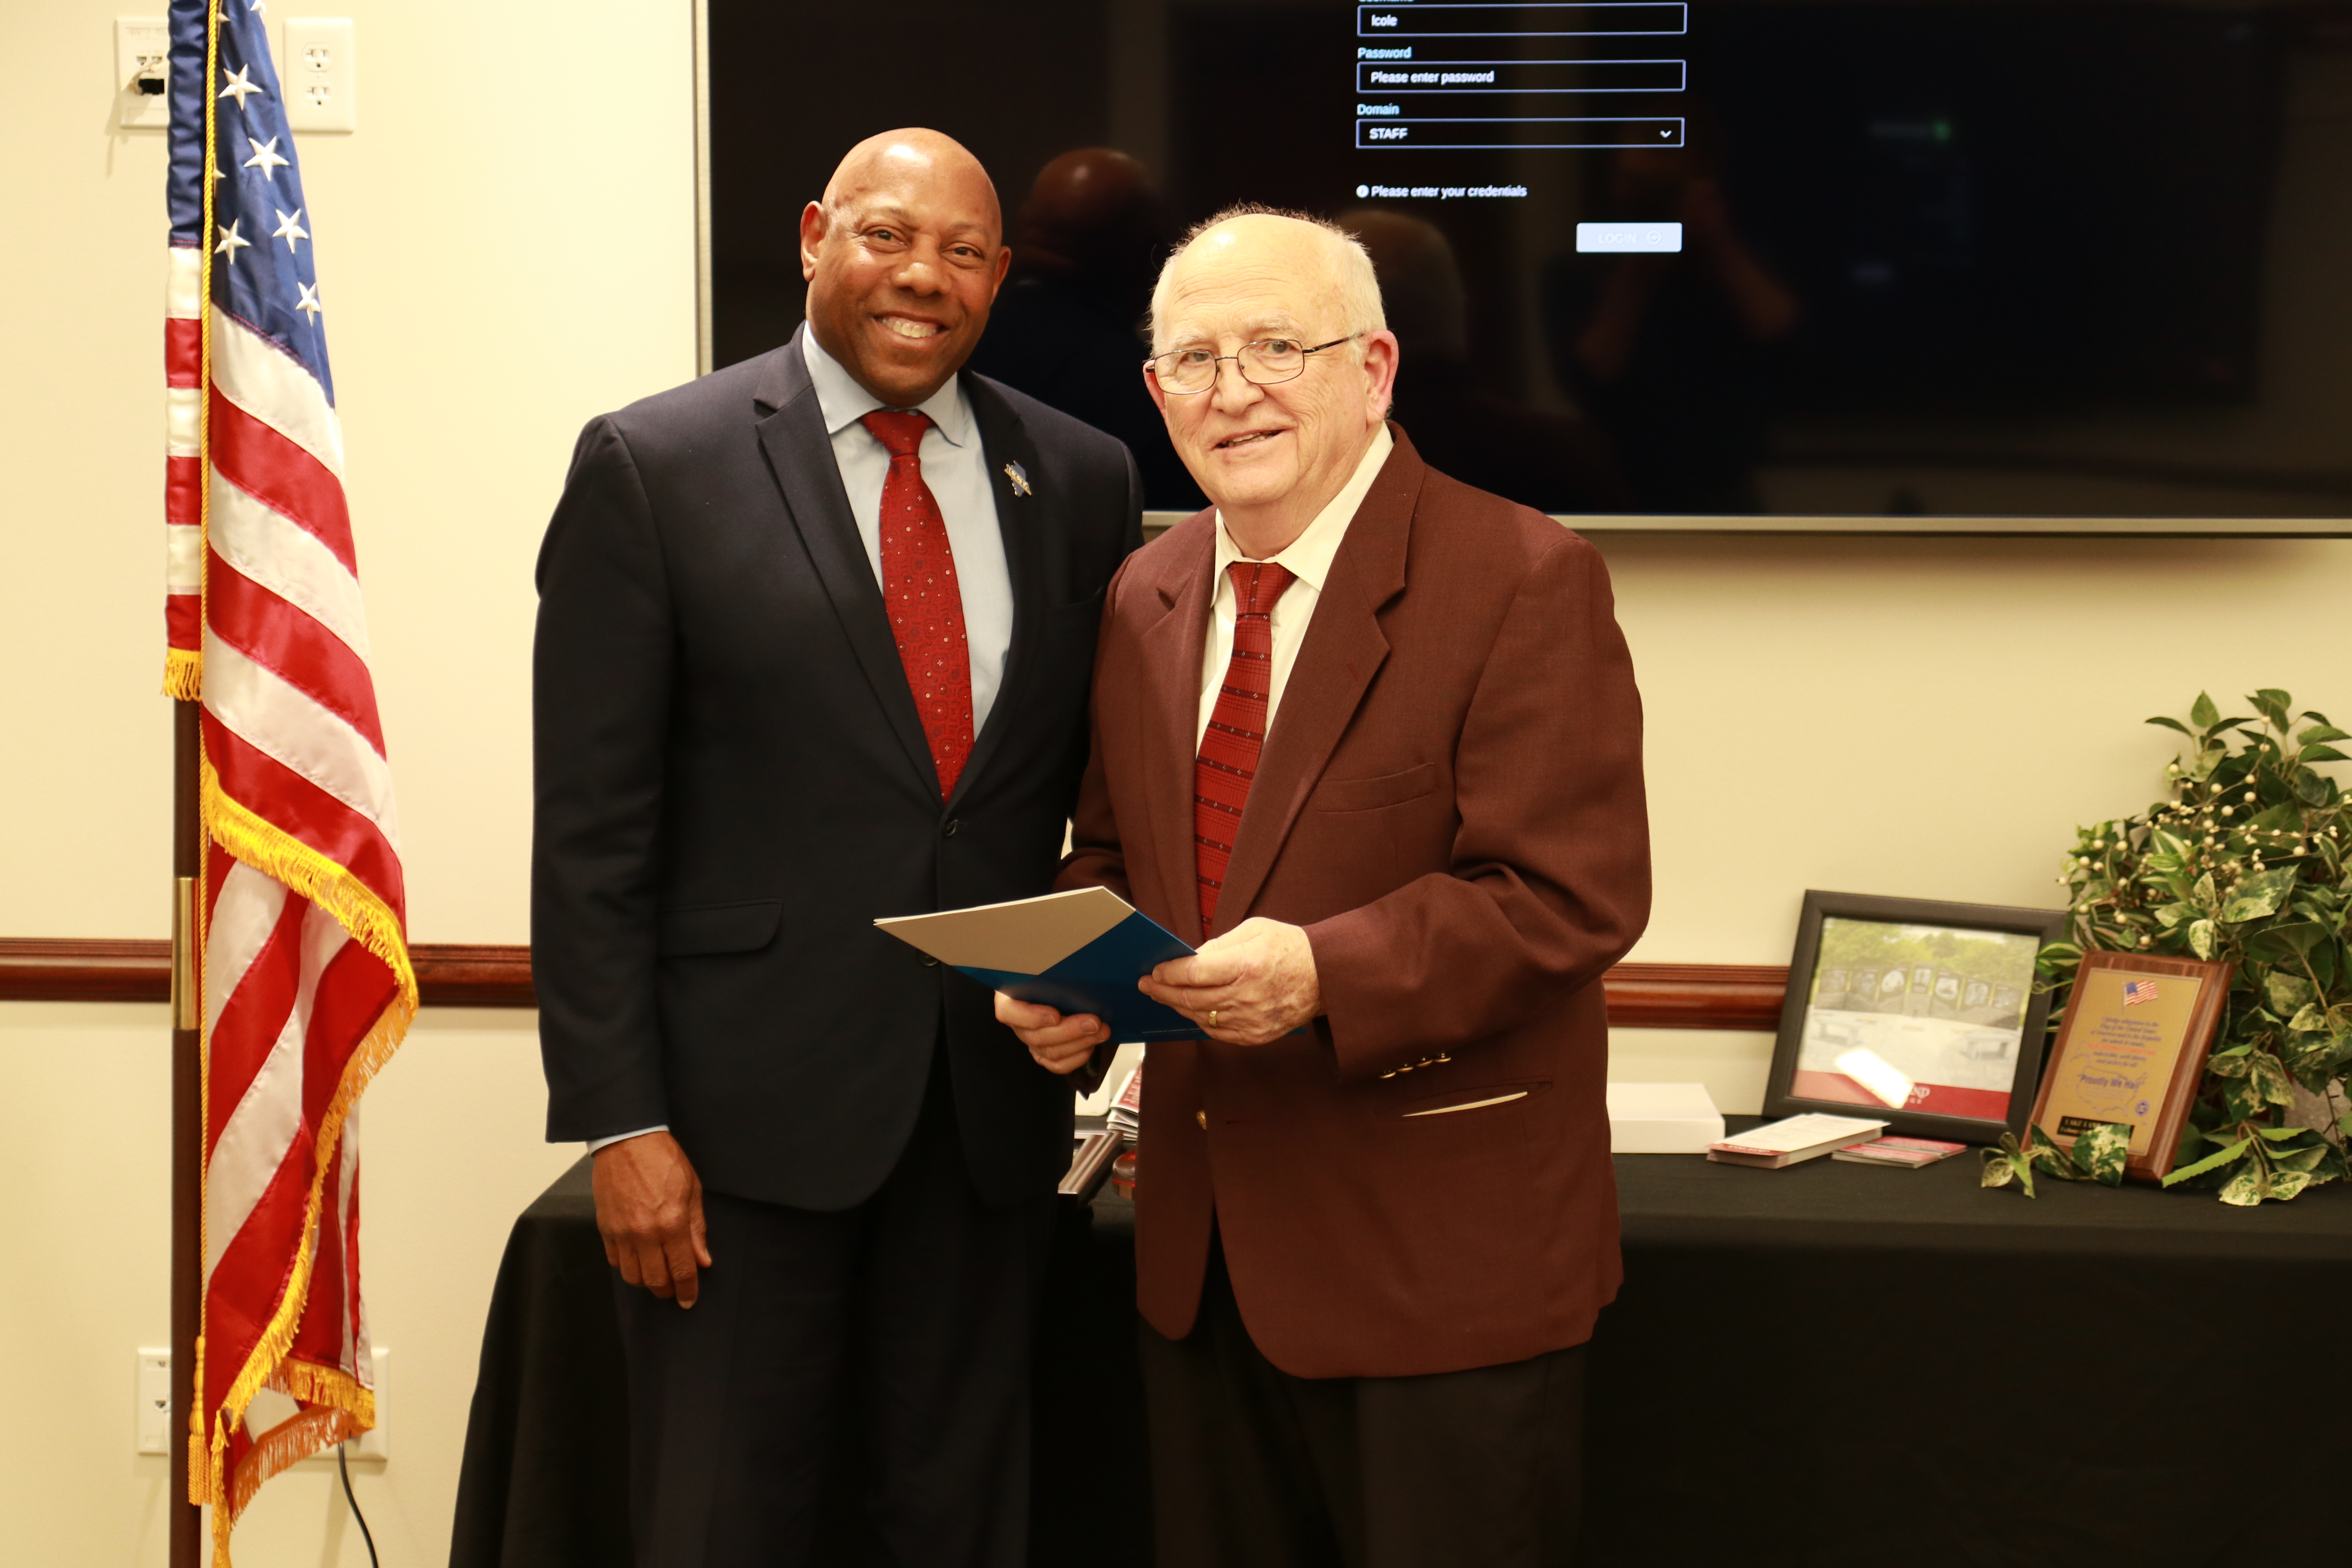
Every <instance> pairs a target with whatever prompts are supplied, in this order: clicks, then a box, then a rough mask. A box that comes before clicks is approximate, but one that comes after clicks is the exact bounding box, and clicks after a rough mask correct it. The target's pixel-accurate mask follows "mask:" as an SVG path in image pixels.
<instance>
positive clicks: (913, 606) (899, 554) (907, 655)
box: [858, 408, 971, 800]
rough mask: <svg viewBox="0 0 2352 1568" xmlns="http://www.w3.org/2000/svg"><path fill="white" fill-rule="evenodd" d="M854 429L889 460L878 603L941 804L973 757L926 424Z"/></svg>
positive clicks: (952, 585) (912, 420) (901, 419)
mask: <svg viewBox="0 0 2352 1568" xmlns="http://www.w3.org/2000/svg"><path fill="white" fill-rule="evenodd" d="M858 423H859V424H861V425H863V426H866V429H868V430H870V431H872V432H873V433H874V438H875V439H876V440H877V441H879V442H881V443H882V445H883V447H885V448H887V450H888V451H889V454H890V477H889V478H888V479H885V480H883V481H882V603H883V605H884V606H885V607H886V608H887V610H888V611H889V613H890V636H891V637H893V638H894V639H895V640H896V641H897V642H898V662H899V664H900V665H902V666H903V667H905V668H906V671H907V686H908V689H909V690H911V691H913V692H914V694H915V710H916V711H917V712H919V713H920V714H921V715H922V720H923V739H924V740H925V741H927V742H929V743H930V748H931V765H932V766H933V767H934V768H936V769H937V770H938V771H939V775H940V799H941V800H945V799H947V798H948V796H950V795H953V794H955V786H956V780H957V778H958V777H960V776H961V774H962V773H963V765H964V763H965V762H966V761H967V760H968V759H970V757H971V647H970V645H969V644H967V643H966V642H965V641H964V632H963V585H962V584H960V583H958V582H957V581H956V569H955V553H954V552H952V551H951V550H950V549H949V548H948V525H947V521H946V520H945V519H944V518H942V517H940V503H939V500H938V498H937V497H935V496H933V495H932V494H931V487H930V486H929V485H927V484H925V483H924V482H923V459H922V456H921V454H922V447H923V432H924V431H926V430H928V429H929V428H930V427H931V418H930V416H929V415H928V414H922V413H918V412H915V411H912V410H898V409H888V408H882V409H877V410H875V411H874V412H873V413H871V414H868V415H866V416H865V417H864V418H863V419H861V420H859V421H858Z"/></svg>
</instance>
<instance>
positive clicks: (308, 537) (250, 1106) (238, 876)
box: [165, 248, 415, 1542]
mask: <svg viewBox="0 0 2352 1568" xmlns="http://www.w3.org/2000/svg"><path fill="white" fill-rule="evenodd" d="M202 263H203V257H202V253H200V252H198V251H196V250H194V249H188V248H175V249H174V250H173V252H172V287H171V307H170V309H171V313H170V317H169V320H168V322H167V325H166V334H167V335H166V350H167V366H168V373H169V374H168V378H167V379H168V381H169V384H170V393H169V396H170V410H171V416H170V435H169V442H170V445H169V448H168V450H169V458H168V461H169V465H170V468H169V475H170V477H169V481H168V483H167V486H166V507H165V521H166V525H167V528H166V537H167V539H168V540H169V541H170V549H169V552H168V557H167V561H168V564H167V574H168V577H167V581H168V589H169V594H170V597H169V599H168V600H167V604H168V605H169V611H168V621H169V626H170V631H171V647H172V648H173V652H174V655H175V660H180V659H183V658H184V656H188V655H200V663H197V662H196V661H195V660H192V659H190V660H185V662H188V663H191V664H194V665H195V668H198V669H200V671H201V675H200V683H201V692H202V701H203V736H204V763H205V821H206V826H207V829H208V831H209V833H210V836H211V837H212V839H213V847H212V848H211V850H210V853H209V858H208V863H207V867H206V876H205V901H204V911H205V920H204V970H203V995H204V1002H205V1005H204V1020H203V1027H204V1046H205V1090H204V1093H205V1107H204V1110H205V1211H204V1212H205V1258H204V1341H203V1354H202V1365H201V1369H200V1372H199V1377H200V1379H201V1383H200V1387H199V1389H198V1409H197V1411H196V1413H195V1419H196V1437H197V1443H198V1449H199V1453H198V1458H197V1461H196V1463H197V1467H198V1473H199V1477H200V1480H201V1485H200V1486H199V1491H200V1493H201V1495H202V1498H203V1500H206V1501H209V1502H211V1503H213V1504H214V1506H215V1509H216V1510H220V1511H219V1514H218V1515H216V1520H215V1531H216V1534H215V1539H216V1540H218V1541H223V1542H225V1540H226V1522H227V1521H230V1520H233V1519H234V1517H235V1515H236V1513H237V1512H238V1511H240V1510H242V1508H243V1507H244V1505H245V1503H246V1502H247V1500H249V1499H250V1498H251V1496H252V1494H253V1491H254V1490H255V1489H256V1488H257V1487H258V1486H259V1485H260V1484H261V1482H262V1481H263V1480H266V1479H268V1477H269V1476H270V1475H272V1474H274V1473H276V1472H277V1471H278V1470H279V1469H282V1468H285V1467H286V1466H287V1465H289V1464H292V1463H294V1462H295V1461H297V1460H299V1459H300V1458H303V1457H304V1456H305V1455H307V1454H309V1453H311V1452H314V1451H316V1450H317V1449H318V1448H319V1447H323V1446H325V1445H326V1444H328V1443H331V1442H334V1441H336V1440H338V1439H340V1438H341V1437H343V1436H349V1435H352V1434H353V1433H356V1432H359V1431H363V1430H365V1429H366V1427H367V1426H369V1425H370V1424H372V1422H373V1402H372V1397H371V1395H370V1394H369V1392H368V1390H369V1387H370V1384H371V1382H372V1377H371V1373H370V1368H369V1365H368V1359H367V1332H366V1317H365V1311H364V1309H363V1307H362V1302H361V1297H360V1289H359V1281H360V1274H359V1144H358V1138H357V1131H358V1124H357V1122H356V1121H355V1120H354V1119H353V1112H354V1111H355V1110H356V1107H357V1100H358V1096H359V1093H360V1091H361V1090H362V1089H363V1088H364V1087H365V1086H366V1083H367V1080H368V1079H369V1078H370V1077H371V1076H373V1072H374V1071H375V1069H376V1068H378V1067H379V1066H380V1065H381V1064H382V1062H383V1059H384V1058H386V1057H387V1056H389V1054H390V1052H391V1050H392V1048H393V1047H394V1046H395V1045H396V1044H397V1043H398V1040H399V1037H400V1035H401V1033H402V1031H403V1030H404V1027H405V1026H406V1023H407V1020H408V1018H409V1016H411V1015H412V1014H413V1012H414V1010H415V982H414V978H413V976H412V975H411V974H410V973H409V971H408V965H407V961H406V952H405V945H404V943H405V935H404V932H405V923H406V895H405V887H404V879H403V874H402V868H401V861H400V826H399V819H398V815H397V813H396V811H395V809H394V797H393V787H392V772H391V767H390V765H389V763H387V762H386V761H385V757H384V743H383V724H382V722H381V721H380V720H379V718H378V716H377V710H376V700H375V686H374V679H373V675H372V673H371V671H370V668H369V665H368V636H367V616H366V612H365V609H364V606H363V605H362V599H361V594H360V583H359V574H358V558H357V555H356V552H354V550H353V547H352V527H351V518H350V514H349V509H348V507H347V505H346V502H345V498H344V491H343V483H342V468H343V458H342V435H341V427H340V426H339V424H338V422H337V420H336V417H335V412H334V409H333V408H332V406H331V405H329V403H328V401H327V398H326V395H325V392H324V390H323V389H322V388H321V387H320V384H319V382H318V380H317V379H316V378H315V377H314V376H312V375H311V374H310V371H309V370H308V369H307V368H306V367H305V366H304V365H302V364H301V363H299V361H297V360H295V359H294V358H293V357H292V356H290V355H289V354H287V353H284V352H283V351H281V350H280V349H279V348H278V346H277V345H276V344H274V343H272V342H269V341H268V339H266V338H264V337H263V336H261V335H260V334H259V333H257V332H256V331H254V330H253V329H251V328H250V327H248V326H247V325H246V324H245V323H243V322H242V321H237V320H236V318H234V317H232V316H230V315H228V314H226V313H225V312H223V311H221V310H217V309H215V310H212V312H211V315H210V319H209V321H205V320H204V319H203V318H202V317H201V316H200V314H199V312H198V306H199V301H200V299H201V294H202V283H201V279H202V276H203V266H202ZM206 329H208V330H209V338H210V343H209V348H210V360H209V372H210V374H209V377H207V375H206V374H205V372H206V369H207V366H206V363H205V346H206V345H205V335H206ZM200 486H202V487H203V488H202V489H201V490H200V489H199V487H200ZM200 503H201V504H200ZM298 889H299V890H298ZM261 1387H272V1388H276V1389H278V1390H280V1391H281V1392H284V1393H287V1394H292V1395H294V1396H295V1398H296V1400H297V1404H298V1406H299V1413H298V1414H297V1415H295V1416H293V1417H291V1418H289V1419H288V1420H287V1421H284V1422H282V1423H280V1424H279V1425H278V1426H275V1427H273V1428H272V1429H270V1430H269V1431H267V1432H261V1433H254V1432H250V1431H248V1430H247V1427H246V1425H245V1421H244V1415H245V1411H246V1407H247V1405H248V1404H249V1403H250V1401H251V1398H252V1396H253V1394H254V1393H255V1392H256V1391H257V1389H259V1388H261Z"/></svg>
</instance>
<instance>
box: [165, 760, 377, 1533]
mask: <svg viewBox="0 0 2352 1568" xmlns="http://www.w3.org/2000/svg"><path fill="white" fill-rule="evenodd" d="M199 772H200V775H201V777H200V787H201V791H202V805H203V813H204V821H205V834H206V836H207V837H210V838H211V839H212V840H213V841H214V842H215V843H217V844H218V845H220V847H222V848H224V849H226V850H227V851H228V852H229V853H230V854H231V855H233V856H235V857H236V858H237V859H239V860H241V861H244V862H245V863H246V864H247V865H249V866H251V867H253V868H254V869H256V870H257V871H261V872H264V873H266V874H267V875H268V876H270V877H273V878H275V879H277V880H278V881H279V882H281V883H283V884H285V886H286V887H287V888H288V889H289V890H290V891H292V892H293V893H294V894H295V895H297V896H298V897H300V898H303V899H307V900H310V902H311V903H314V904H316V905H318V906H319V907H320V909H323V910H326V911H327V912H328V913H329V914H331V915H332V916H334V918H335V920H336V921H338V922H339V923H340V924H341V926H342V927H343V929H344V930H345V931H349V932H350V933H351V934H352V938H353V939H354V940H355V941H357V942H360V943H361V945H362V946H364V947H365V948H366V949H367V950H368V951H369V952H373V953H374V954H375V955H376V957H378V958H380V959H382V960H383V962H384V963H385V964H386V965H387V966H388V967H389V968H390V969H391V970H392V971H393V974H394V981H395V984H396V985H397V987H398V989H397V991H396V992H395V994H394V996H393V999H392V1000H391V1002H390V1003H388V1004H386V1005H385V1007H384V1010H383V1013H382V1014H381V1015H379V1016H378V1017H377V1018H376V1021H375V1023H374V1025H373V1026H372V1027H371V1028H370V1029H369V1030H368V1033H367V1036H366V1037H365V1038H364V1039H362V1041H361V1043H360V1046H359V1048H358V1049H357V1050H355V1051H354V1052H352V1058H351V1060H350V1061H348V1062H346V1063H345V1064H344V1066H343V1074H342V1078H341V1081H340V1082H338V1083H337V1084H336V1086H335V1093H334V1097H333V1099H332V1100H330V1101H329V1102H328V1106H327V1110H326V1114H325V1115H324V1116H322V1117H321V1118H320V1123H319V1135H318V1142H317V1144H316V1145H315V1151H316V1152H315V1153H314V1155H313V1159H314V1165H313V1168H312V1171H311V1176H310V1198H309V1201H308V1203H307V1204H306V1205H304V1210H303V1215H302V1240H301V1245H300V1246H299V1247H298V1248H297V1250H296V1253H295V1258H294V1266H293V1268H292V1269H291V1270H290V1271H289V1277H288V1279H287V1284H286V1289H285V1290H284V1292H283V1294H282V1295H281V1296H280V1297H279V1299H278V1306H277V1308H276V1310H274V1311H272V1312H271V1314H270V1319H269V1322H268V1326H267V1327H265V1328H264V1329H263V1331H262V1332H261V1336H260V1338H259V1339H258V1340H257V1342H256V1343H255V1345H254V1348H253V1351H252V1353H251V1354H249V1355H248V1356H247V1358H246V1361H245V1364H244V1365H243V1366H242V1367H240V1368H239V1369H238V1370H237V1373H236V1378H235V1379H233V1380H232V1381H231V1383H230V1384H229V1388H228V1392H227V1394H226V1395H225V1396H224V1397H223V1399H222V1401H221V1405H220V1408H219V1409H218V1411H216V1412H215V1415H214V1421H213V1429H212V1431H211V1433H210V1434H209V1439H210V1440H209V1441H208V1442H205V1443H203V1444H201V1445H200V1446H199V1448H198V1450H197V1454H196V1456H195V1457H194V1462H193V1463H192V1464H191V1466H190V1468H191V1470H192V1471H193V1470H194V1469H196V1468H198V1467H199V1466H201V1467H202V1468H203V1471H204V1474H203V1477H202V1480H201V1491H200V1495H199V1496H198V1497H197V1499H196V1500H198V1501H200V1502H205V1503H209V1504H211V1505H212V1509H213V1546H214V1554H215V1563H217V1564H219V1565H220V1568H227V1565H228V1537H229V1531H230V1529H231V1528H232V1527H233V1526H234V1525H235V1524H236V1518H237V1515H238V1514H239V1513H241V1512H242V1511H243V1510H244V1508H245V1504H246V1502H247V1501H248V1500H250V1499H251V1497H252V1495H253V1492H254V1491H255V1490H256V1489H258V1488H259V1487H260V1485H261V1483H262V1482H263V1481H265V1480H267V1479H268V1478H269V1477H271V1476H273V1475H275V1474H277V1473H278V1471H279V1470H281V1469H283V1468H285V1467H286V1466H287V1465H290V1464H294V1463H297V1462H299V1460H301V1459H303V1458H307V1457H308V1456H310V1454H313V1453H315V1452H317V1451H318V1450H319V1449H320V1448H321V1447H326V1446H327V1445H328V1444H329V1443H332V1442H336V1441H340V1440H341V1436H327V1435H326V1434H327V1433H329V1432H330V1431H331V1430H334V1431H337V1432H339V1433H340V1434H341V1435H342V1436H347V1435H349V1433H351V1432H356V1431H365V1430H366V1429H367V1428H368V1426H372V1425H373V1422H374V1397H373V1394H370V1393H369V1392H368V1391H367V1390H366V1389H365V1388H363V1387H362V1386H361V1385H360V1384H359V1383H358V1382H357V1380H356V1379H350V1378H344V1377H342V1376H341V1374H335V1375H333V1376H330V1375H329V1374H328V1373H327V1372H326V1371H325V1370H324V1369H321V1368H317V1367H303V1368H300V1369H299V1370H295V1369H291V1368H289V1366H288V1365H287V1363H286V1354H287V1352H288V1351H289V1349H291V1348H292V1345H293V1342H294V1334H295V1331H296V1329H297V1328H298V1327H299V1325H300V1322H301V1318H302V1311H303V1309H304V1307H305V1306H306V1305H307V1304H308V1302H309V1300H310V1274H311V1269H312V1268H313V1266H314V1265H315V1263H316V1262H317V1260H318V1239H319V1219H320V1214H321V1213H322V1212H323V1209H324V1205H325V1192H326V1184H327V1179H328V1178H329V1177H330V1176H331V1175H332V1174H333V1173H334V1172H335V1169H336V1163H337V1158H338V1156H339V1154H340V1153H341V1144H342V1131H343V1123H344V1121H345V1120H346V1119H347V1118H348V1117H349V1116H350V1114H351V1110H352V1106H353V1105H355V1104H357V1103H358V1101H359V1098H360V1095H361V1094H362V1092H363V1091H364V1090H365V1089H366V1088H367V1086H368V1083H369V1081H370V1080H371V1079H373V1078H374V1077H375V1075H376V1073H377V1071H378V1070H379V1069H381V1068H383V1064H384V1063H385V1062H387V1061H389V1060H391V1058H392V1054H393V1052H394V1051H395V1050H397V1049H398V1048H399V1047H400V1042H401V1039H402V1037H404V1036H405V1035H406V1034H407V1033H408V1026H409V1024H410V1023H411V1021H413V1020H414V1019H415V1016H416V1004H417V994H416V972H415V968H414V967H413V966H412V965H411V963H409V958H408V943H407V940H406V933H405V932H404V931H403V930H402V928H401V921H400V917H399V916H398V915H397V914H395V913H394V911H393V910H392V909H391V907H390V906H389V905H387V904H386V903H385V902H384V901H383V899H382V897H380V896H379V895H378V894H377V893H376V891H375V890H374V889H373V888H370V887H369V886H367V884H366V883H364V882H362V881H361V880H360V879H359V878H358V877H356V876H355V875H353V874H352V871H351V870H350V869H349V868H346V867H343V866H341V865H338V864H336V863H335V862H334V861H333V860H331V859H329V858H327V857H326V856H324V855H322V854H320V852H319V851H318V850H316V849H314V848H312V847H310V845H308V844H305V843H303V842H302V841H301V840H299V839H298V838H296V837H293V836H292V835H291V834H289V833H287V832H286V831H285V830H284V829H282V828H280V827H278V826H276V825H275V824H273V823H271V822H268V821H267V820H265V819H264V818H263V817H261V816H259V815H258V814H257V813H256V812H254V811H253V810H252V809H251V808H249V807H247V806H246V805H243V804H242V803H240V802H238V801H237V800H236V799H234V798H233V797H231V796H230V795H229V794H228V793H227V791H226V790H225V789H223V788H222V787H221V782H220V775H219V773H217V772H216V771H215V769H214V767H213V765H212V763H211V761H210V760H209V759H206V760H205V762H204V763H203V765H202V767H201V768H200V770H199ZM207 1218H209V1216H207ZM273 1383H276V1384H277V1385H278V1386H280V1387H284V1388H286V1389H287V1390H288V1391H289V1393H295V1394H296V1396H297V1397H299V1398H303V1399H306V1400H311V1401H312V1402H313V1403H317V1404H323V1405H328V1406H330V1407H331V1414H332V1415H333V1420H332V1421H328V1420H326V1419H325V1418H324V1416H325V1415H326V1414H327V1413H325V1412H321V1413H314V1414H316V1415H320V1419H316V1420H307V1419H297V1420H295V1421H288V1422H282V1423H280V1424H279V1425H278V1426H275V1427H272V1428H271V1429H270V1431H269V1432H268V1434H266V1435H265V1436H264V1437H263V1438H262V1439H260V1440H259V1447H257V1448H256V1450H255V1452H254V1453H253V1454H250V1455H248V1456H247V1459H246V1462H245V1463H244V1464H241V1465H239V1466H238V1467H237V1468H236V1475H234V1476H231V1475H230V1474H229V1473H228V1440H229V1435H230V1434H231V1433H232V1432H234V1431H235V1430H236V1426H237V1424H238V1423H239V1422H240V1421H242V1420H243V1419H244V1417H245V1413H246V1410H247V1407H248V1406H249V1405H251V1404H252V1403H253V1396H254V1395H255V1394H257V1393H259V1392H260V1391H261V1389H262V1388H264V1387H265V1386H268V1385H271V1384H273ZM314 1394H316V1395H318V1396H319V1397H317V1398H313V1395H314ZM337 1423H341V1424H342V1425H341V1426H337V1425H336V1424H337ZM289 1456H290V1457H289ZM190 1479H191V1481H195V1480H197V1479H198V1478H197V1477H196V1476H194V1475H191V1477H190Z"/></svg>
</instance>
